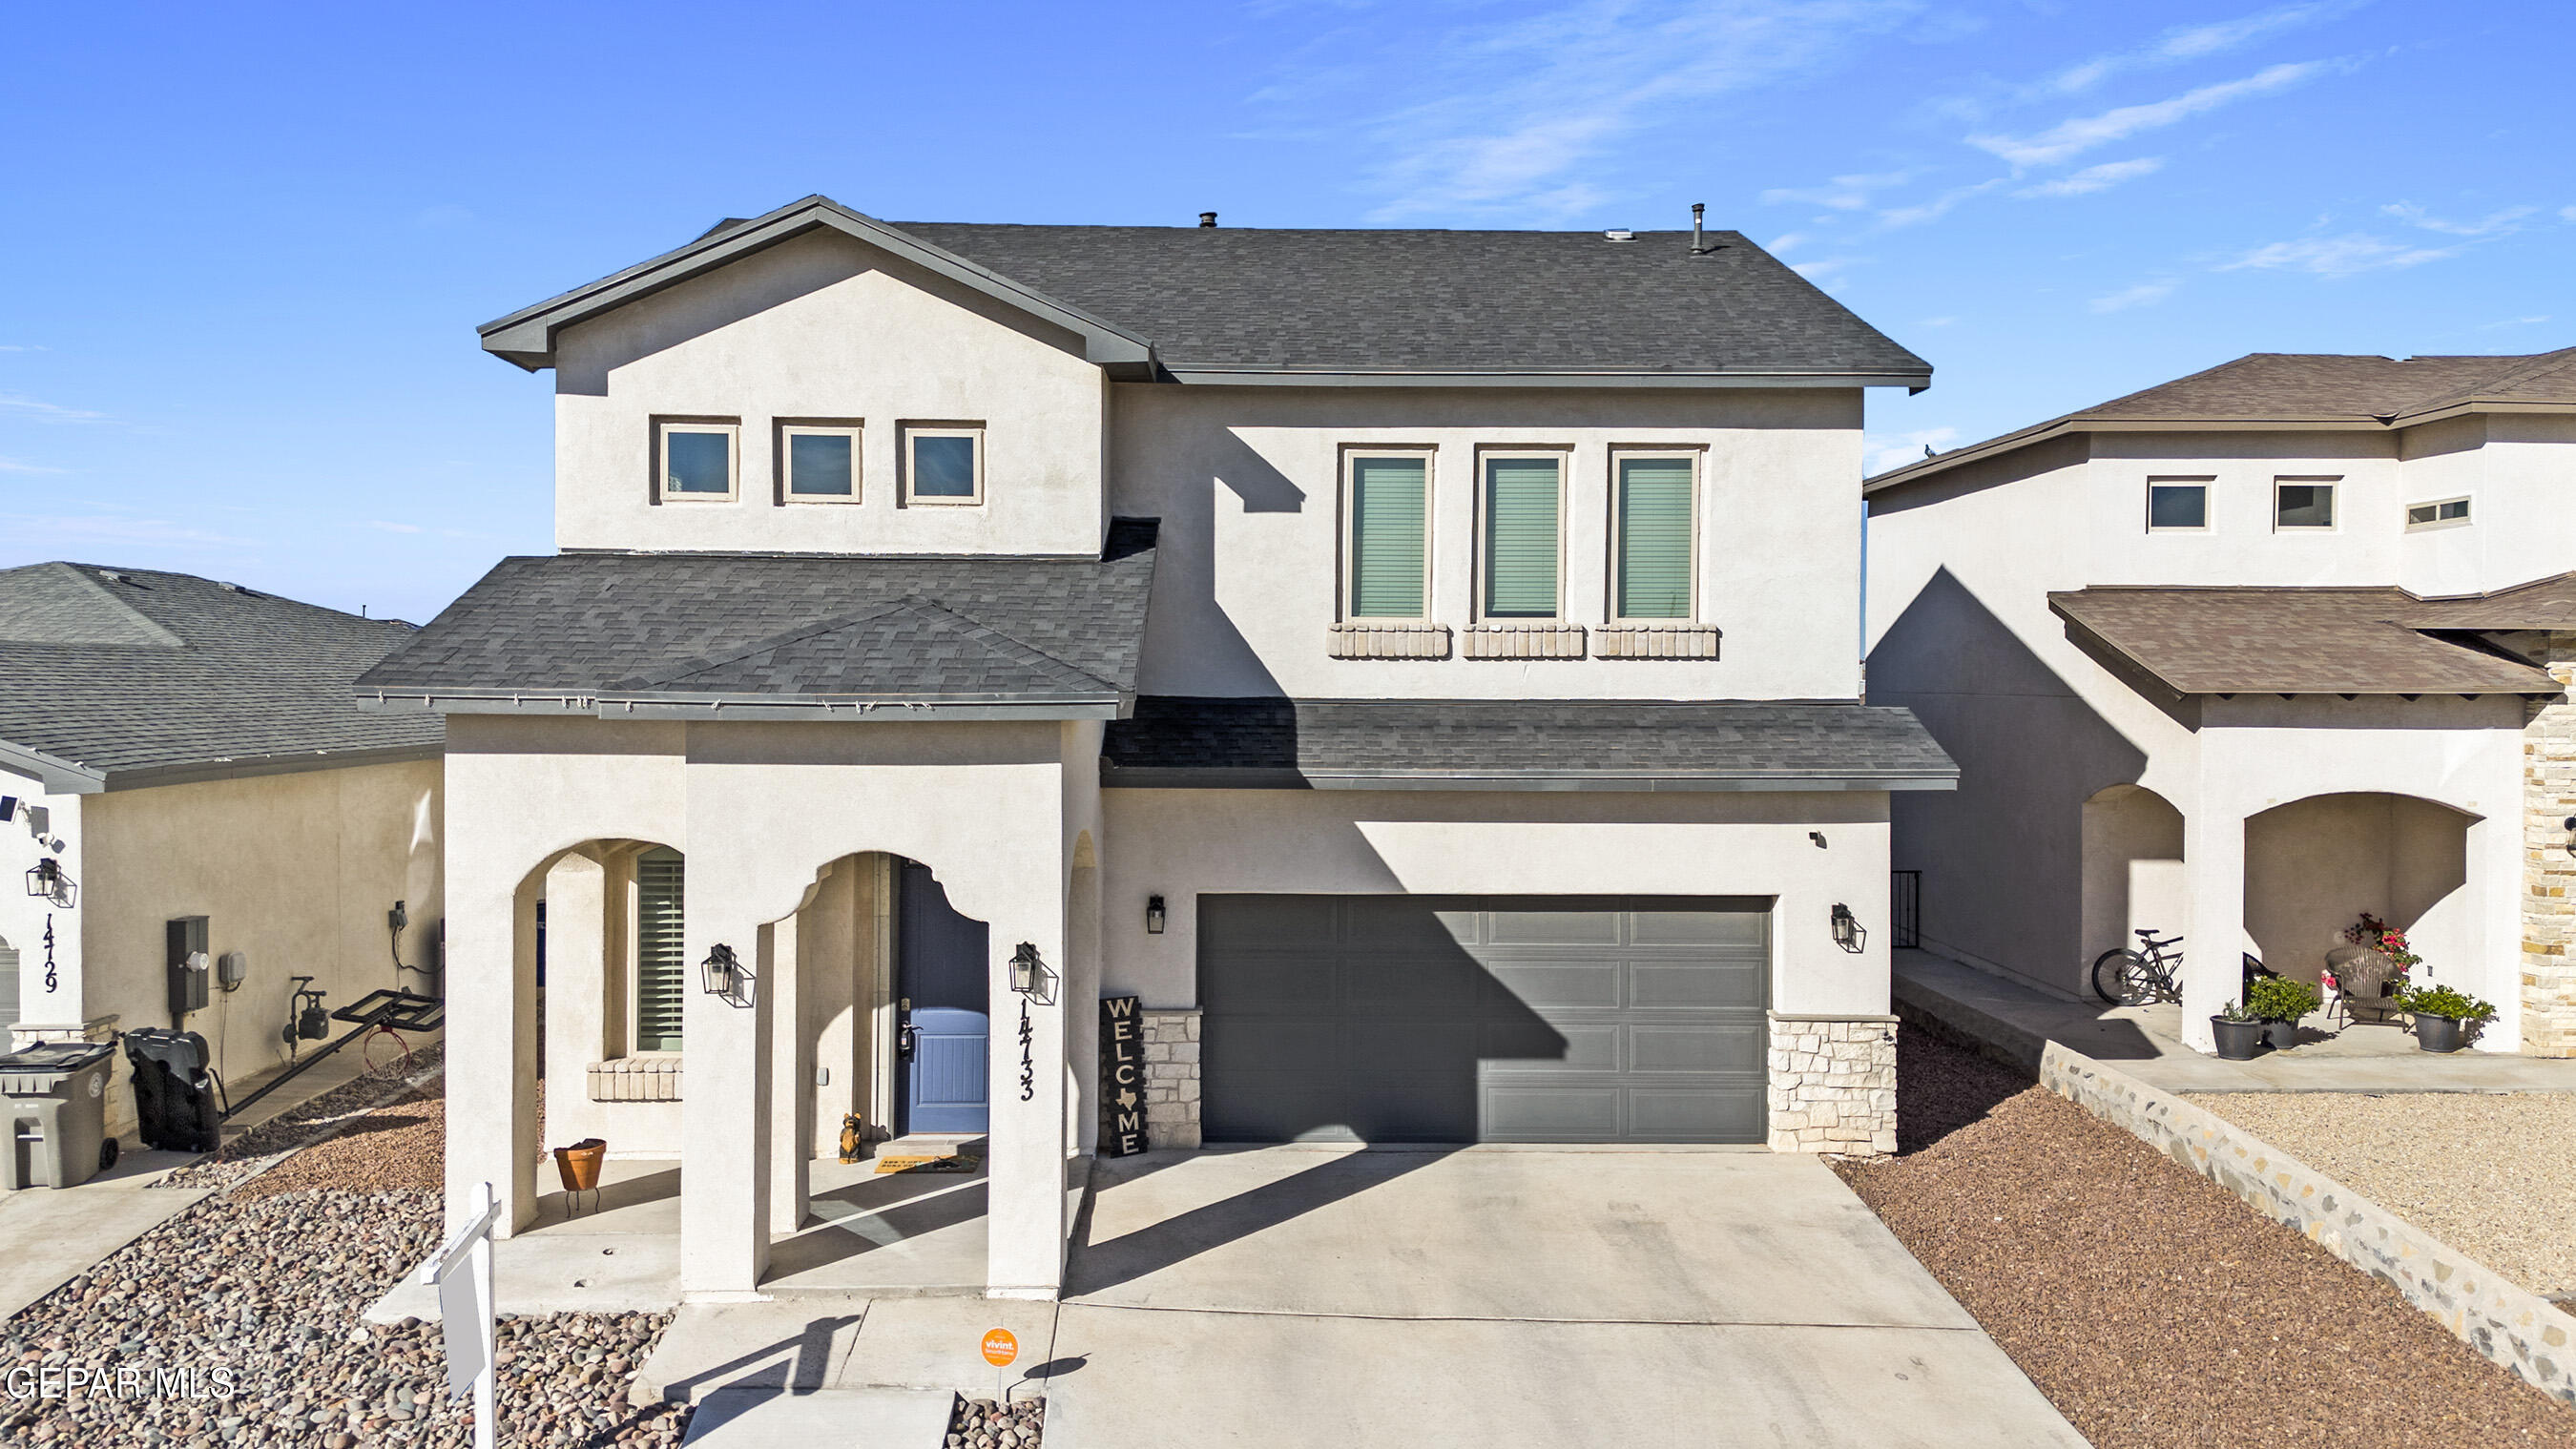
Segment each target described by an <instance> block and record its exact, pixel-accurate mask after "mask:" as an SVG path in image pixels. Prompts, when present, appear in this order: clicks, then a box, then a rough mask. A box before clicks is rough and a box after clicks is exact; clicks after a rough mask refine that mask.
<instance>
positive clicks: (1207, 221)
mask: <svg viewBox="0 0 2576 1449" xmlns="http://www.w3.org/2000/svg"><path fill="white" fill-rule="evenodd" d="M1199 225H1201V226H1214V225H1216V213H1215V212H1213V211H1202V212H1200V213H1199Z"/></svg>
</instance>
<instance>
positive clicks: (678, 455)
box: [654, 423, 740, 500]
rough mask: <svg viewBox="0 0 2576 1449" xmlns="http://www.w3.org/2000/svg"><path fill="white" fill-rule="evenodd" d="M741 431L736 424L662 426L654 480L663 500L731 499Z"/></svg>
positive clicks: (657, 445) (658, 431) (657, 441)
mask: <svg viewBox="0 0 2576 1449" xmlns="http://www.w3.org/2000/svg"><path fill="white" fill-rule="evenodd" d="M739 431H740V429H739V428H738V427H737V426H736V425H735V424H732V423H664V424H662V425H661V427H660V428H659V429H658V430H657V433H658V436H657V437H656V438H655V439H654V454H655V458H654V462H655V469H654V476H655V478H656V480H657V484H656V486H657V488H658V489H659V492H660V496H661V497H662V498H664V499H666V500H668V499H726V498H731V497H732V496H733V475H734V441H735V434H736V433H737V432H739Z"/></svg>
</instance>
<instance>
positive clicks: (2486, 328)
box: [2478, 312, 2549, 332]
mask: <svg viewBox="0 0 2576 1449" xmlns="http://www.w3.org/2000/svg"><path fill="white" fill-rule="evenodd" d="M2548 320H2549V314H2548V313H2546V312H2543V313H2541V314H2539V315H2538V316H2533V317H2507V318H2506V319H2504V320H2503V321H2501V322H2488V323H2484V324H2482V325H2480V326H2479V328H2478V330H2479V331H2480V332H2493V331H2494V330H2496V329H2497V328H2499V327H2530V326H2533V325H2535V324H2537V323H2541V322H2546V321H2548Z"/></svg>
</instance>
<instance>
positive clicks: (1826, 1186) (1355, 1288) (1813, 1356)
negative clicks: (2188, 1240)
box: [1046, 1147, 2084, 1449]
mask: <svg viewBox="0 0 2576 1449" xmlns="http://www.w3.org/2000/svg"><path fill="white" fill-rule="evenodd" d="M1095 1187H1096V1193H1095V1197H1094V1199H1093V1203H1092V1207H1091V1211H1090V1218H1089V1221H1088V1224H1087V1231H1086V1232H1085V1233H1084V1234H1083V1235H1082V1236H1081V1238H1080V1239H1079V1240H1078V1242H1077V1245H1076V1250H1075V1254H1074V1258H1073V1263H1072V1268H1071V1281H1070V1283H1069V1285H1068V1291H1067V1296H1066V1300H1065V1302H1064V1303H1063V1305H1062V1307H1061V1309H1060V1311H1059V1313H1058V1315H1057V1322H1056V1327H1055V1334H1054V1341H1053V1344H1052V1348H1051V1352H1050V1354H1049V1357H1050V1359H1051V1360H1052V1362H1051V1363H1050V1365H1049V1367H1050V1369H1051V1370H1052V1371H1053V1372H1052V1373H1051V1375H1050V1379H1051V1381H1050V1382H1049V1383H1048V1385H1047V1387H1046V1393H1047V1395H1048V1398H1049V1402H1048V1406H1047V1442H1048V1449H1113V1446H1114V1449H1131V1446H1147V1445H1166V1444H1169V1445H1178V1444H1189V1445H1200V1444H1207V1445H1234V1444H1241V1445H1256V1444H1259V1445H1271V1444H1283V1443H1305V1444H1332V1445H1335V1446H1336V1449H1374V1446H1381V1445H1383V1446H1388V1449H1396V1446H1402V1449H1423V1446H1427V1445H1451V1444H1456V1445H1470V1444H1472V1445H1478V1446H1485V1449H1519V1446H1530V1449H1538V1446H1550V1449H1556V1446H1566V1445H1588V1444H1603V1445H1611V1444H1616V1445H1630V1444H1644V1443H1677V1444H1761V1445H1774V1444H1776V1445H1801V1446H1804V1445H1836V1444H1850V1445H1872V1446H1892V1445H1961V1446H1966V1445H1977V1446H2018V1445H2050V1446H2080V1445H2082V1444H2083V1442H2084V1441H2083V1439H2082V1438H2081V1437H2080V1436H2078V1435H2077V1434H2076V1433H2075V1431H2074V1430H2073V1429H2072V1428H2071V1427H2069V1426H2068V1425H2067V1423H2066V1421H2065V1420H2064V1419H2063V1418H2061V1417H2060V1416H2059V1415H2058V1413H2057V1411H2056V1410H2055V1409H2054V1408H2052V1407H2050V1405H2049V1404H2048V1402H2047V1401H2046V1400H2045V1399H2043V1398H2042V1397H2041V1396H2040V1394H2039V1392H2038V1391H2037V1390H2036V1389H2034V1388H2033V1387H2032V1386H2031V1384H2030V1381H2029V1380H2028V1379H2026V1378H2024V1377H2023V1376H2022V1374H2021V1372H2020V1370H2018V1369H2016V1368H2015V1367H2013V1365H2012V1362H2011V1361H2010V1360H2009V1359H2007V1358H2006V1357H2005V1356H2004V1354H2003V1352H2002V1350H2000V1349H1998V1348H1997V1347H1996V1346H1995V1345H1994V1343H1993V1341H1992V1340H1990V1339H1988V1338H1987V1337H1986V1335H1985V1334H1984V1333H1983V1332H1982V1331H1980V1330H1979V1329H1978V1327H1977V1325H1976V1323H1975V1321H1974V1320H1973V1319H1971V1318H1969V1316H1968V1315H1967V1313H1966V1312H1965V1311H1964V1310H1962V1309H1961V1308H1960V1307H1959V1306H1958V1304H1957V1303H1956V1302H1954V1301H1953V1300H1952V1299H1951V1298H1950V1297H1949V1295H1948V1294H1947V1293H1945V1292H1943V1291H1942V1289H1941V1287H1940V1285H1939V1284H1937V1283H1935V1282H1934V1281H1933V1280H1932V1278H1931V1276H1930V1275H1929V1274H1927V1273H1926V1272H1924V1270H1923V1268H1922V1266H1921V1265H1920V1264H1918V1263H1916V1262H1915V1261H1914V1259H1913V1257H1912V1256H1911V1255H1909V1254H1908V1253H1907V1252H1906V1251H1905V1249H1904V1248H1903V1247H1902V1246H1900V1245H1899V1244H1898V1243H1897V1241H1896V1239H1895V1238H1894V1237H1893V1236H1892V1235H1890V1234H1889V1233H1888V1231H1887V1230H1886V1228H1885V1227H1884V1226H1882V1225H1881V1224H1880V1223H1879V1221H1878V1219H1877V1218H1876V1217H1875V1216H1873V1215H1872V1214H1871V1213H1870V1211H1869V1209H1868V1208H1866V1207H1865V1206H1863V1205H1862V1204H1861V1202H1860V1200H1859V1199H1857V1198H1855V1197H1854V1196H1852V1194H1851V1193H1850V1192H1849V1191H1848V1190H1847V1189H1845V1188H1844V1187H1843V1185H1842V1183H1841V1182H1840V1181H1839V1180H1838V1179H1836V1178H1835V1177H1834V1176H1833V1174H1832V1173H1831V1172H1830V1171H1828V1170H1827V1169H1826V1168H1825V1167H1824V1165H1823V1164H1822V1163H1820V1162H1818V1161H1817V1160H1815V1159H1814V1158H1811V1157H1801V1156H1787V1155H1773V1154H1770V1153H1760V1152H1697V1151H1664V1152H1658V1151H1640V1150H1618V1151H1582V1150H1568V1151H1546V1150H1529V1149H1508V1148H1475V1149H1464V1150H1459V1151H1454V1152H1439V1151H1385V1150H1362V1149H1356V1148H1338V1147H1270V1148H1258V1149H1250V1150H1244V1151H1237V1152H1208V1153H1200V1154H1162V1153H1157V1154H1153V1155H1150V1156H1147V1157H1143V1158H1134V1159H1129V1160H1127V1161H1125V1162H1122V1163H1104V1164H1102V1166H1101V1167H1100V1169H1099V1176H1098V1177H1097V1178H1096V1179H1095Z"/></svg>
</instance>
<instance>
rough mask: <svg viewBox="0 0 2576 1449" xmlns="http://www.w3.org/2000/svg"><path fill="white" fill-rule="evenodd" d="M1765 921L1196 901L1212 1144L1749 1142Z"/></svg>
mask: <svg viewBox="0 0 2576 1449" xmlns="http://www.w3.org/2000/svg"><path fill="white" fill-rule="evenodd" d="M1768 912H1769V902H1768V901H1763V900H1750V899H1742V898H1720V897H1687V898H1681V897H1661V896H1653V897H1628V896H1621V897H1600V896H1536V897H1498V896H1273V895H1224V896H1201V897H1199V900H1198V931H1199V1002H1200V1005H1201V1006H1202V1007H1203V1008H1204V1010H1205V1013H1206V1015H1205V1019H1204V1022H1203V1025H1202V1029H1201V1045H1202V1050H1201V1055H1200V1071H1201V1074H1202V1091H1203V1094H1204V1096H1203V1102H1202V1110H1203V1113H1204V1127H1205V1134H1206V1137H1207V1139H1208V1140H1209V1141H1212V1142H1284V1141H1354V1140H1355V1141H1366V1142H1759V1141H1761V1140H1762V1138H1763V1067H1764V1055H1765V1045H1766V1039H1767V1030H1766V1025H1765V1021H1764V1016H1763V1008H1764V1006H1765V1004H1766V983H1767V981H1768V977H1769V961H1770V938H1769V921H1770V917H1769V913H1768Z"/></svg>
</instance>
